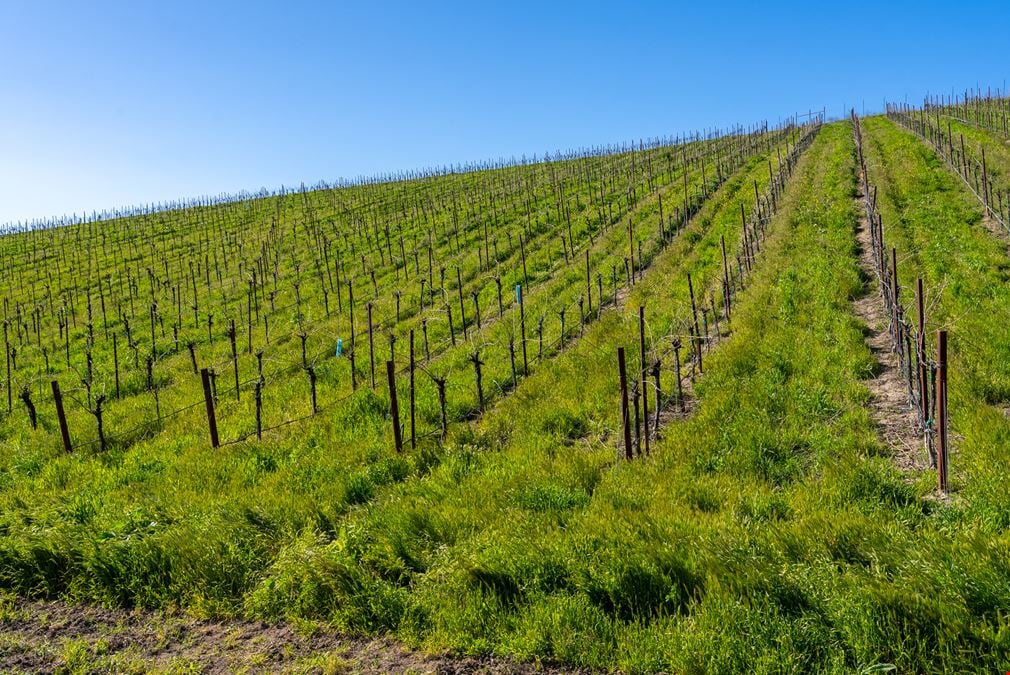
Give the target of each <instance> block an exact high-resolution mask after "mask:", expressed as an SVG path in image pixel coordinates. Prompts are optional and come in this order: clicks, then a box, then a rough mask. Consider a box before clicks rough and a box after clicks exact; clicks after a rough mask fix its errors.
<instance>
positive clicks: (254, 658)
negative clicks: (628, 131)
mask: <svg viewBox="0 0 1010 675" xmlns="http://www.w3.org/2000/svg"><path fill="white" fill-rule="evenodd" d="M999 105H1000V104H999V103H998V102H996V103H994V102H991V101H975V102H974V103H969V104H965V105H962V106H955V105H950V106H930V107H929V108H928V110H927V111H925V112H917V111H914V110H904V109H898V108H895V109H893V110H892V111H891V112H890V114H889V115H888V116H886V117H872V118H867V119H864V120H857V119H855V118H853V120H852V121H850V122H845V121H843V122H832V123H830V124H821V121H820V120H819V119H815V120H814V121H813V122H812V123H811V124H807V125H802V126H795V125H792V124H789V125H786V126H784V127H782V128H776V129H773V128H768V127H766V126H759V127H755V128H752V129H747V130H744V129H738V130H734V131H733V133H727V134H720V135H712V136H711V137H706V138H692V139H686V140H685V139H667V140H664V141H656V142H652V143H649V144H644V143H643V144H641V145H639V146H635V147H627V148H620V149H610V150H609V151H606V152H604V151H600V152H591V153H581V154H578V155H572V156H568V157H557V158H551V159H549V160H548V161H543V162H537V163H529V164H514V165H502V166H486V167H473V169H474V170H471V171H466V172H455V173H446V174H445V175H431V176H407V177H403V180H399V181H394V182H384V183H372V184H361V185H355V186H345V187H340V188H332V189H318V190H302V191H297V192H292V193H288V194H285V195H281V196H264V197H261V198H258V199H255V200H247V201H239V202H222V203H217V204H192V205H188V206H186V207H185V208H177V209H169V210H160V211H153V212H150V213H142V214H132V215H127V216H124V217H121V218H117V219H114V220H105V221H99V222H88V223H83V224H74V225H66V226H62V227H55V228H51V229H41V230H36V231H31V232H21V233H12V234H8V235H5V236H4V237H2V238H0V269H2V270H3V276H2V279H0V293H2V294H3V295H4V297H5V303H4V307H5V316H6V321H5V323H4V326H5V339H6V351H7V359H8V366H7V369H6V370H5V377H6V378H7V379H6V381H5V382H4V383H3V384H4V392H5V394H6V395H7V397H8V401H9V412H8V413H7V414H4V415H2V416H0V438H2V441H3V442H2V445H0V589H2V592H3V593H4V594H5V595H4V598H5V599H4V601H3V602H4V604H3V605H2V607H3V609H2V611H0V626H4V627H5V628H6V634H7V637H5V638H0V664H3V665H4V666H5V667H7V668H11V669H17V668H22V669H45V670H52V669H56V668H60V667H65V668H67V669H70V670H75V669H76V670H84V671H87V670H89V669H107V670H109V669H111V670H127V669H128V670H145V669H162V670H177V669H186V668H190V669H197V670H200V669H208V670H209V669H213V668H217V667H219V664H215V663H214V658H215V655H221V654H226V655H227V656H226V657H225V658H226V660H227V663H226V665H224V666H223V669H224V670H244V669H253V670H255V669H264V670H281V669H291V670H304V671H319V670H341V669H350V670H372V671H377V670H406V669H418V670H421V671H446V670H450V671H451V670H458V671H481V670H483V671H485V672H511V671H513V670H517V669H529V670H533V669H536V668H540V667H546V668H550V669H559V670H560V669H569V668H579V669H586V670H620V671H625V672H651V671H668V672H741V671H756V672H767V671H775V672H783V671H786V672H797V671H832V672H853V671H861V672H880V671H884V670H888V669H892V668H897V669H898V670H900V671H930V672H933V671H958V672H962V671H971V672H980V671H985V670H994V669H999V668H1003V669H1005V668H1006V663H1007V662H1008V657H1010V645H1008V642H1007V634H1008V633H1007V621H1006V618H1005V617H1006V616H1007V611H1008V610H1010V591H1008V589H1010V584H1008V581H1010V569H1008V562H1007V561H1008V560H1010V557H1008V555H1007V554H1008V552H1010V551H1008V548H1010V546H1008V544H1010V540H1008V539H1007V535H1006V525H1007V523H1008V522H1010V521H1008V516H1007V514H1008V513H1010V509H1008V507H1010V502H1008V500H1010V497H1007V491H1006V490H1005V489H1003V483H1004V481H1003V480H1002V478H1003V477H1004V476H1006V475H1007V473H1008V471H1010V467H1008V466H1007V459H1006V453H1005V452H1004V448H1005V446H1006V443H1005V442H1004V441H1005V440H1006V438H1007V437H1008V433H1010V420H1008V414H1010V389H1008V387H1010V370H1008V368H1010V365H1007V364H1010V360H1008V359H1007V358H1005V357H1006V355H1007V354H1008V353H1010V333H1008V329H1007V326H1010V315H1008V313H1010V302H1008V298H1006V297H1004V296H1005V295H1006V294H1007V292H1008V291H1007V290H1006V289H1007V287H1008V286H1007V283H1006V281H1007V279H1006V275H1007V273H1008V272H1007V270H1010V259H1008V257H1007V256H1008V250H1010V249H1008V247H1010V234H1008V233H1007V231H1006V230H1005V229H1004V228H1003V224H1002V222H1001V218H1002V215H1003V214H1004V213H1005V212H1007V211H1008V210H1010V200H1006V203H1004V199H1005V198H1004V197H1003V196H1002V195H1003V192H1004V191H1005V190H1006V189H1007V188H1010V184H1007V180H1008V179H1007V178H1006V177H1007V176H1010V145H1008V143H1007V140H1006V137H1005V136H1003V135H1002V128H1003V127H1002V125H1001V123H1000V121H999V119H1000V118H999V117H998V114H1001V113H1002V111H1003V110H1004V108H1002V107H999ZM1003 105H1004V106H1005V103H1004V104H1003ZM982 111H989V113H987V114H990V113H991V114H990V116H988V117H987V116H985V115H983V112H982ZM972 115H975V116H974V117H973V116H972ZM983 121H985V122H986V123H985V124H983ZM942 133H947V134H948V137H946V138H947V140H946V141H944V140H943V138H942ZM960 134H964V137H965V142H966V145H965V146H964V149H963V150H961V149H959V150H958V152H961V153H963V155H956V153H954V150H955V144H954V143H953V141H952V140H951V139H952V138H954V137H955V136H959V135H960ZM983 147H984V148H985V149H986V155H985V159H984V160H983V159H982V155H981V148H983ZM945 149H946V150H945ZM969 150H970V152H971V153H973V154H971V155H970V157H971V159H972V161H975V160H976V154H975V153H977V161H978V163H979V168H980V171H981V173H982V174H984V177H983V178H982V179H981V180H982V182H981V183H980V185H981V187H977V188H976V185H975V183H974V182H973V181H974V177H975V173H976V172H975V170H974V168H972V167H974V165H973V164H969V163H968V160H967V159H966V158H967V157H968V153H969ZM958 157H961V158H962V159H961V160H959V159H958ZM959 161H963V163H960V164H959ZM966 167H967V168H966ZM958 171H960V172H961V173H962V175H965V176H967V178H966V179H964V180H963V179H962V178H961V177H959V176H958V173H957V172H958ZM987 204H988V206H987ZM983 214H985V216H984V217H983ZM920 280H921V286H922V289H923V290H922V295H923V304H922V310H921V311H920V310H919V309H918V306H917V305H916V302H915V300H916V293H917V289H918V287H919V281H920ZM920 323H921V329H920V328H919V325H920ZM941 330H942V331H944V333H943V337H941V336H940V334H939V333H938V331H941ZM941 340H943V341H945V342H943V344H944V345H946V348H947V350H948V351H947V353H946V360H944V358H943V357H942V356H941V354H940V353H938V349H939V348H940V347H939V342H940V341H941ZM920 373H921V378H920ZM948 373H949V379H948V376H947V374H948ZM8 401H3V400H2V399H0V407H2V405H3V404H6V403H8ZM61 405H62V408H63V410H64V415H63V419H62V421H61V416H60V413H59V409H60V406H61ZM64 432H65V433H64ZM937 464H939V466H940V469H939V470H938V469H937V468H936V467H937ZM938 478H941V479H943V480H945V484H944V485H942V486H941V487H938ZM75 607H81V609H79V610H75ZM99 608H102V609H99ZM134 608H136V609H134ZM75 611H79V612H80V613H81V616H86V617H88V619H87V620H86V621H85V620H81V621H80V622H75V621H74V620H73V619H72V617H74V616H75ZM54 616H55V617H56V621H55V625H56V628H54V629H52V630H49V631H47V630H45V629H44V627H45V626H46V625H47V624H50V625H51V624H52V621H53V619H52V617H54ZM68 617H71V618H68ZM112 622H116V624H117V626H118V627H117V628H115V629H106V628H101V629H100V628H97V627H96V624H98V623H112ZM159 622H164V623H165V624H166V625H171V626H175V629H174V631H175V632H172V631H161V632H158V630H157V629H156V626H157V624H158V623H159ZM222 622H223V623H222ZM229 626H230V627H229ZM173 636H174V637H173ZM229 636H231V637H229ZM236 636H238V637H236ZM228 640H232V642H235V641H238V642H241V643H242V644H245V643H246V642H249V643H250V644H252V643H255V644H258V645H264V644H265V645H267V646H266V647H251V648H249V649H247V650H244V649H233V650H231V651H220V650H219V649H218V647H219V646H220V645H221V644H222V643H223V642H226V641H228ZM394 640H395V642H394ZM257 641H258V642H257ZM183 644H184V645H187V646H185V647H180V646H179V645H183ZM229 644H232V643H229ZM400 645H406V646H408V647H410V648H412V649H415V650H417V652H416V653H407V652H406V651H404V647H402V646H400ZM281 654H283V655H284V656H281ZM424 654H428V656H425V655H424Z"/></svg>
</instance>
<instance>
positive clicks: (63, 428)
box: [50, 380, 73, 453]
mask: <svg viewBox="0 0 1010 675" xmlns="http://www.w3.org/2000/svg"><path fill="white" fill-rule="evenodd" d="M50 384H51V385H52V388H53V402H54V403H55V404H56V418H57V419H58V420H59V423H60V437H61V438H62V439H63V449H64V450H65V451H66V452H67V453H70V452H71V451H72V450H73V448H72V447H71V445H70V429H69V428H68V427H67V414H66V411H65V410H64V409H63V395H62V394H61V393H60V383H59V382H58V381H57V380H53V381H52V382H51V383H50Z"/></svg>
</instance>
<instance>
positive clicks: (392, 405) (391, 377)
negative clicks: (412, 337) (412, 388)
mask: <svg viewBox="0 0 1010 675" xmlns="http://www.w3.org/2000/svg"><path fill="white" fill-rule="evenodd" d="M386 379H387V380H388V382H389V409H390V413H391V414H392V416H393V442H394V444H395V446H396V451H397V452H402V451H403V439H402V438H401V435H400V406H399V403H398V402H397V400H396V370H395V367H394V366H393V362H392V361H386Z"/></svg>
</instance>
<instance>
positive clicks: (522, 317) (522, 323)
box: [516, 284, 530, 376]
mask: <svg viewBox="0 0 1010 675" xmlns="http://www.w3.org/2000/svg"><path fill="white" fill-rule="evenodd" d="M516 299H517V300H518V301H519V330H520V331H521V337H522V344H523V376H526V375H529V372H530V366H529V360H528V359H527V357H526V305H525V304H524V302H523V289H522V286H519V285H518V284H516Z"/></svg>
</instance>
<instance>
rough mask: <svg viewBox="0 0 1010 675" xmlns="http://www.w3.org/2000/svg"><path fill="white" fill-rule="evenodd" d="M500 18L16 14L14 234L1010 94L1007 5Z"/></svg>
mask: <svg viewBox="0 0 1010 675" xmlns="http://www.w3.org/2000/svg"><path fill="white" fill-rule="evenodd" d="M480 4H483V3H459V4H440V5H438V6H431V7H425V6H423V4H422V3H402V4H401V3H391V4H385V3H378V2H368V3H348V4H344V3H318V4H315V3H300V2H284V3H265V2H264V3H259V2H233V1H221V2H188V1H176V2H161V3H156V2H148V1H146V0H136V1H134V2H98V1H96V2H94V3H85V2H46V1H45V0H38V1H22V0H3V1H2V2H0V223H3V222H9V221H13V220H18V219H26V218H34V217H46V216H53V215H58V214H63V213H70V212H75V211H76V212H78V213H80V212H82V211H90V210H93V209H102V208H105V207H115V206H119V205H125V204H136V203H147V202H152V201H159V200H166V199H175V198H180V197H190V196H195V195H202V194H218V193H222V192H236V191H239V190H243V189H247V190H251V191H254V190H257V189H259V188H260V187H264V186H265V187H269V188H274V187H277V186H279V185H281V184H285V185H298V184H299V183H300V182H302V181H304V182H305V183H306V184H311V183H314V182H316V181H318V180H320V179H325V180H328V181H329V180H333V179H336V178H338V177H354V176H357V175H361V174H372V173H375V172H381V171H391V170H397V169H408V168H415V167H421V166H429V165H435V164H442V163H453V162H460V161H467V160H473V159H485V158H490V157H498V156H510V155H521V154H523V153H526V154H532V153H538V154H542V153H543V152H544V151H553V150H555V149H564V148H569V147H577V146H584V145H593V144H599V143H607V142H615V141H622V140H630V139H637V138H640V137H645V136H654V135H665V134H676V133H678V132H683V131H689V130H695V129H704V128H710V127H716V126H725V125H730V124H733V123H737V122H740V123H749V122H753V121H757V120H760V119H769V120H770V121H772V122H775V121H777V120H778V119H780V118H782V117H785V116H788V115H790V114H791V113H793V112H794V111H797V110H804V111H805V110H807V109H809V108H820V107H822V106H824V107H826V108H827V109H828V113H829V114H831V115H840V114H842V113H843V111H844V110H845V109H846V106H855V107H856V108H857V109H862V108H863V107H864V106H865V107H866V108H867V109H868V110H873V109H879V108H880V107H881V105H882V101H883V100H884V98H885V97H888V98H890V99H892V100H900V99H902V98H904V97H905V96H908V97H909V99H910V100H912V99H919V98H921V96H922V95H923V94H925V93H926V92H938V91H944V92H948V93H949V92H950V91H951V89H952V88H955V89H958V90H961V89H963V88H965V87H972V86H975V85H976V84H979V85H981V86H982V87H985V86H987V85H992V86H994V87H1003V86H1004V82H1005V80H1006V77H1007V70H1008V69H1007V64H1008V58H1007V53H1006V49H1005V44H1006V39H1005V34H1006V27H1007V26H1010V3H1006V2H988V1H987V2H975V3H971V2H962V3H958V4H956V5H950V4H949V3H941V2H933V1H930V0H924V1H922V2H905V1H900V2H888V3H886V4H887V7H886V8H881V7H877V6H876V5H878V4H884V3H863V4H862V6H860V4H859V3H856V4H853V3H798V2H797V3H775V4H774V6H773V5H772V4H771V3H768V4H761V3H754V2H690V3H678V2H663V3H628V2H623V3H613V4H596V3H592V2H583V3H578V4H571V5H567V6H566V5H563V4H561V3H557V4H550V3H520V2H517V3H512V4H505V3H501V4H495V5H491V4H488V6H486V7H482V6H479V5H480ZM548 5H549V6H548ZM951 7H953V9H952V8H951Z"/></svg>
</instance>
